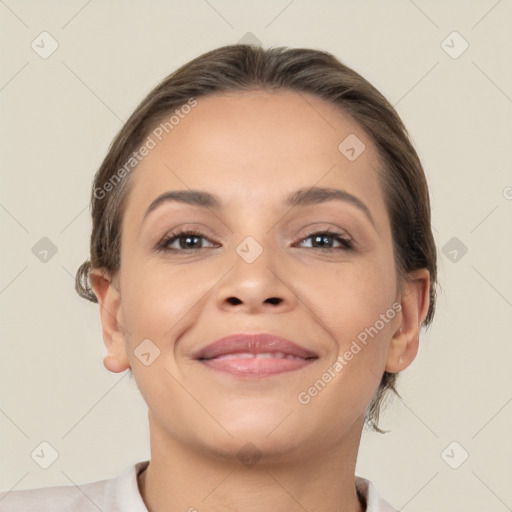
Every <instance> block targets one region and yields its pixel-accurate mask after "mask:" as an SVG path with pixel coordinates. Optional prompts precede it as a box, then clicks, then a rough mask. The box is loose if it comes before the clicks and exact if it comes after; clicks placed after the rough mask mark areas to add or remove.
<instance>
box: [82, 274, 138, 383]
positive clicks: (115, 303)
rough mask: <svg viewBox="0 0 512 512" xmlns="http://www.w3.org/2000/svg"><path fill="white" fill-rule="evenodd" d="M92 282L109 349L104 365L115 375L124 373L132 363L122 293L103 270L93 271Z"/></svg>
mask: <svg viewBox="0 0 512 512" xmlns="http://www.w3.org/2000/svg"><path fill="white" fill-rule="evenodd" d="M90 280H91V284H92V288H93V290H94V294H95V295H96V298H97V299H98V303H99V305H100V318H101V326H102V331H103V342H104V343H105V347H106V349H107V355H106V356H105V358H104V359H103V364H104V366H105V368H106V369H107V370H109V371H111V372H113V373H119V372H123V371H125V370H127V369H128V368H130V362H129V360H128V357H127V355H126V343H125V329H124V327H123V317H122V308H121V295H120V292H119V290H118V287H117V286H115V282H114V279H110V278H109V277H108V275H107V273H105V272H104V271H102V270H101V269H93V270H91V273H90Z"/></svg>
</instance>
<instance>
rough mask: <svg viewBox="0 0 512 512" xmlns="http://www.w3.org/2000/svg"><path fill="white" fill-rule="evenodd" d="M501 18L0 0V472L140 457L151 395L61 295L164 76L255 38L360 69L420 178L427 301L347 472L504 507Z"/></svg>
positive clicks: (16, 475)
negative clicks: (106, 176) (123, 131)
mask: <svg viewBox="0 0 512 512" xmlns="http://www.w3.org/2000/svg"><path fill="white" fill-rule="evenodd" d="M511 21H512V2H511V0H501V1H496V0H478V1H476V0H474V1H469V0H466V1H449V2H446V1H440V0H439V1H434V0H415V1H412V0H396V1H391V0H386V1H383V0H378V1H377V0H375V1H346V0H345V1H334V0H332V1H328V0H322V1H312V0H292V1H290V0H276V1H269V0H266V1H258V2H250V1H235V0H209V1H206V0H193V1H188V2H185V1H163V0H162V1H157V0H153V1H145V2H143V1H142V0H138V1H130V2H122V1H119V0H118V1H113V0H109V1H99V0H92V1H91V0H89V1H86V0H72V1H66V2H64V1H60V2H58V1H47V0H45V1H38V2H33V1H22V0H5V1H0V37H1V46H2V48H3V50H2V56H1V61H2V65H1V69H0V102H1V117H0V119H1V122H0V129H1V134H0V141H1V149H0V151H1V153H0V154H1V167H0V172H1V183H0V230H1V244H0V247H1V252H0V257H1V265H0V314H1V327H0V329H1V343H0V351H1V352H0V431H1V442H0V489H2V490H8V489H11V488H13V487H15V488H16V489H26V488H33V487H45V486H50V485H69V484H72V483H75V484H81V483H86V482H90V481H94V480H101V479H105V478H112V477H113V476H116V475H117V474H119V473H120V472H121V471H122V470H123V469H124V468H126V467H127V466H128V465H130V464H132V463H134V462H136V461H139V460H143V459H145V458H147V457H149V436H148V425H147V408H146V405H145V403H144V401H143V399H142V397H141V396H140V393H139V391H138V389H137V387H136V385H135V382H134V381H130V379H129V378H127V376H128V372H125V373H122V374H113V373H110V372H108V371H107V370H106V369H105V368H104V366H103V355H104V353H105V349H104V345H103V341H102V337H101V325H100V320H99V310H98V306H97V305H94V304H92V303H88V302H87V301H85V300H83V299H81V298H79V297H78V295H77V294H76V293H75V291H74V274H75V272H76V269H77V267H78V266H79V265H80V264H81V263H82V261H83V260H84V259H86V258H87V256H88V242H89V235H90V229H91V221H90V214H89V196H90V189H91V184H92V178H93V175H94V173H95V171H96V169H97V168H98V167H99V165H100V163H101V161H102V159H103V157H104V155H105V154H106V151H107V148H108V146H109V144H110V142H111V140H112V139H113V137H114V135H115V134H116V133H117V131H118V130H119V129H120V128H121V126H122V124H123V122H124V121H125V120H126V119H127V118H128V116H129V115H130V114H131V112H132V111H133V109H134V108H135V107H136V105H137V104H138V103H139V101H140V100H141V99H142V98H143V97H144V96H145V95H146V94H147V93H148V92H149V91H150V90H151V89H152V88H153V87H154V86H155V85H156V84H157V83H158V82H159V81H160V80H161V79H162V78H163V77H164V76H166V75H168V74H169V73H170V72H171V71H173V70H175V69H176V68H177V67H179V66H180V65H182V64H183V63H185V62H187V61H189V60H191V59H192V58H194V57H196V56H198V55H200V54H201V53H203V52H205V51H208V50H211V49H213V48H216V47H219V46H222V45H225V44H231V43H236V42H239V41H240V40H245V41H247V40H250V41H252V42H256V41H258V40H259V41H260V42H261V44H263V45H264V46H265V47H269V46H291V47H311V48H315V49H322V50H327V51H329V52H331V53H333V54H334V55H336V57H338V58H339V59H340V60H341V61H342V62H344V63H345V64H347V65H349V66H350V67H353V68H354V69H355V70H356V71H358V72H359V73H361V74H362V75H363V76H364V77H365V78H367V79H368V80H369V81H370V82H371V83H372V84H374V85H375V86H376V87H377V88H378V89H379V90H380V91H381V92H382V93H383V94H384V95H385V96H386V97H387V98H388V99H389V101H390V102H391V103H392V104H393V105H394V106H395V108H396V109H397V111H398V113H399V114H400V116H401V117H402V119H403V120H404V122H405V124H406V126H407V127H408V129H409V131H410V134H411V137H412V139H413V143H414V145H415V147H416V149H417V151H418V154H419V156H420V158H421V160H422V163H423V165H424V168H425V171H426V174H427V179H428V181H429V184H430V190H431V198H432V209H433V228H434V234H435V238H436V242H437V244H438V256H439V280H440V282H441V288H440V290H439V296H438V304H437V313H436V316H435V318H434V323H433V325H432V327H431V328H430V329H428V330H427V331H426V332H425V331H423V334H422V336H421V347H420V351H419V353H418V356H417V358H416V360H415V361H414V363H413V364H412V365H411V366H410V367H409V368H408V369H407V370H405V371H404V372H403V373H402V375H401V377H400V379H399V391H400V392H401V395H402V399H399V398H395V399H393V401H392V402H391V403H390V405H389V406H388V408H387V409H386V411H385V413H384V414H383V416H382V419H381V423H380V426H381V428H384V429H387V430H390V432H389V433H387V434H384V435H381V434H378V433H372V432H366V431H365V432H364V433H363V438H362V442H361V449H360V454H359V460H358V468H357V473H358V474H360V475H362V476H365V477H366V478H369V479H370V480H372V481H373V482H374V484H375V485H376V487H377V489H378V491H379V493H380V494H381V495H382V496H383V497H384V498H386V499H387V500H388V501H390V502H391V503H392V504H393V505H394V506H395V507H396V508H399V509H400V510H405V511H407V512H427V511H428V512H430V511H433V510H442V511H450V512H455V511H464V512H476V511H478V512H483V511H485V512H502V511H505V510H511V509H512V486H511V485H510V482H511V480H512V468H511V465H512V464H511V461H512V447H511V444H512V442H511V440H510V439H511V438H510V432H511V430H512V429H511V427H512V382H511V377H510V361H511V358H512V342H511V341H512V340H511V334H510V332H511V326H512V321H511V319H512V273H511V271H510V262H511V261H512V229H511V226H512V223H511V220H512V168H511V159H510V149H511V145H512V139H511V136H512V66H511V63H512V35H511V34H512V31H511V28H512V27H511ZM43 32H46V33H45V34H42V33H43ZM56 45H58V47H56ZM55 47H56V49H55ZM52 52H53V53H52ZM41 239H44V240H42V241H41ZM46 239H48V240H46ZM38 244H39V245H38ZM44 251H48V252H47V253H45V252H44ZM42 442H47V443H49V444H50V445H51V446H52V447H53V449H54V450H55V451H56V452H57V453H58V458H57V459H56V460H55V462H54V463H53V464H51V465H50V466H49V467H48V468H47V469H43V468H42V467H40V465H39V464H38V463H37V462H36V459H37V457H35V456H34V457H32V456H31V454H32V453H33V452H34V451H36V452H37V451H38V450H39V451H40V449H41V443H42ZM44 446H46V445H43V447H44ZM50 452H51V449H49V448H48V447H47V451H46V453H50ZM466 457H467V458H466ZM0 508H1V506H0Z"/></svg>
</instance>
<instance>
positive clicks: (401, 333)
mask: <svg viewBox="0 0 512 512" xmlns="http://www.w3.org/2000/svg"><path fill="white" fill-rule="evenodd" d="M410 277H411V279H410V282H409V281H407V282H406V283H405V286H404V291H403V295H402V298H401V306H402V310H401V312H402V325H401V327H400V329H398V331H397V332H396V333H395V334H394V335H393V338H392V339H391V343H390V345H389V349H388V357H387V361H386V371H387V372H390V373H398V372H400V371H402V370H404V369H405V368H407V367H408V366H409V365H410V364H411V363H412V362H413V361H414V358H415V357H416V354H417V353H418V346H419V338H420V329H421V324H422V323H423V321H424V320H425V318H426V316H427V313H428V308H429V305H430V274H429V272H428V270H427V269H420V270H416V271H415V272H412V273H411V274H410Z"/></svg>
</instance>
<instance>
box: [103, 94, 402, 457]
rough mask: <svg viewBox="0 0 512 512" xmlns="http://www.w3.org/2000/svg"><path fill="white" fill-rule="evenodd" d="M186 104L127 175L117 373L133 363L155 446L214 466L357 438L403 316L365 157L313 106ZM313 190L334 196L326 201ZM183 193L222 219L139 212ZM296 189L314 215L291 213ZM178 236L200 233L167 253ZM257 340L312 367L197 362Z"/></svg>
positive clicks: (285, 99)
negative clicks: (237, 341) (182, 448)
mask: <svg viewBox="0 0 512 512" xmlns="http://www.w3.org/2000/svg"><path fill="white" fill-rule="evenodd" d="M197 102H198V103H197V106H195V107H194V108H192V109H191V111H190V113H188V114H187V115H184V116H183V118H180V120H179V122H178V123H176V124H174V127H173V128H172V129H170V130H169V129H168V131H169V133H168V134H166V133H165V131H163V130H160V131H158V132H154V133H153V134H149V135H151V136H152V139H153V140H154V142H155V143H156V147H154V148H153V149H151V150H150V151H149V153H148V154H147V156H145V157H144V158H143V160H142V161H141V163H140V164H139V166H138V167H137V169H136V170H134V171H133V176H131V179H132V180H133V182H132V183H131V186H132V188H131V190H130V194H129V196H128V198H127V203H126V210H125V215H124V218H123V226H122V249H121V268H120V273H119V274H118V277H119V281H118V283H116V288H117V286H119V290H120V301H119V302H118V303H115V302H111V303H110V306H109V307H110V309H111V313H112V314H113V315H114V316H116V317H117V319H118V320H119V322H120V324H121V325H122V326H123V327H124V331H122V330H121V331H119V332H118V333H114V335H113V340H114V341H113V342H112V344H111V346H110V348H111V349H112V350H110V351H111V352H113V353H114V352H115V349H114V348H113V347H114V346H117V347H118V348H119V347H121V345H122V351H123V355H122V356H119V361H121V360H122V359H123V358H124V360H125V361H126V365H125V367H124V368H122V369H123V370H124V369H125V368H127V367H128V366H131V368H132V370H133V374H134V377H135V379H136V382H137V385H138V387H139V389H140V391H141V393H142V395H143V397H144V399H145V401H146V402H147V405H148V407H149V414H150V428H151V429H152V433H153V436H159V439H161V440H163V439H167V440H171V439H172V440H174V441H175V442H179V443H184V444H186V445H187V446H193V447H197V448H200V449H201V450H203V451H204V450H207V451H208V452H209V453H212V454H216V455H218V456H222V455H226V454H233V453H236V452H238V450H239V449H240V448H241V447H243V446H244V445H245V444H246V443H248V442H250V443H252V445H254V446H255V447H256V448H252V449H254V450H258V451H261V452H262V453H265V454H268V455H271V454H272V453H280V454H281V455H283V454H289V455H290V456H298V455H297V454H298V453H300V454H301V456H302V455H305V454H306V452H307V453H309V452H311V453H313V452H314V453H318V450H319V449H326V448H332V447H335V446H339V444H340V441H341V440H342V439H343V438H347V437H350V436H352V437H353V438H354V439H356V438H358V436H359V435H360V431H361V427H362V421H363V417H364V412H365V408H366V406H367V405H368V403H369V401H370V399H371V397H372V395H373V394H374V392H375V391H376V389H377V387H378V385H379V381H380V377H381V376H382V373H383V372H384V370H385V369H386V367H387V366H386V365H387V358H388V349H389V348H390V344H391V340H392V338H393V336H394V335H395V333H396V332H397V331H398V329H399V327H400V323H401V316H402V313H401V312H399V311H398V310H399V306H398V308H397V305H398V304H399V302H398V304H397V303H396V301H397V290H396V273H395V267H394V261H393V249H392V239H391V231H390V222H389V218H388V214H387V211H386V208H385V204H384V198H383V195H382V192H381V190H380V187H379V181H378V173H379V160H378V156H377V152H376V149H375V147H374V144H373V143H372V141H371V140H370V138H369V137H368V135H367V134H366V133H365V132H363V130H362V129H361V128H360V127H359V125H358V124H356V123H355V122H354V121H352V120H351V119H350V118H349V117H348V116H347V115H345V114H343V113H341V112H340V111H338V110H337V109H336V108H335V107H333V106H331V105H329V104H328V103H325V102H324V101H323V100H321V99H319V98H317V97H316V96H313V95H308V94H298V93H295V92H289V91H279V92H274V93H269V92H260V91H258V92H247V93H232V94H228V95H214V96H208V97H204V98H198V100H197ZM169 117H170V116H169ZM160 132H163V135H165V137H162V133H160ZM155 133H159V134H160V137H161V139H162V140H159V138H158V137H157V136H156V135H155ZM347 137H348V139H347ZM343 141H345V142H343ZM342 142H343V144H342V146H341V149H340V148H339V146H340V143H342ZM363 144H364V146H363ZM351 148H352V149H351ZM317 187H318V188H325V189H331V190H337V191H342V193H343V194H344V196H342V195H341V194H340V197H341V199H336V198H330V199H328V200H322V198H323V197H324V199H325V196H322V194H321V193H314V191H315V189H316V188H317ZM191 190H197V191H201V192H204V193H208V194H211V195H212V196H214V197H215V198H216V199H217V201H218V205H212V206H209V207H205V206H201V205H197V204H188V203H186V202H182V201H173V200H161V201H160V202H159V203H158V204H157V205H156V206H154V207H153V208H151V209H150V205H152V203H153V201H155V199H157V198H159V197H160V196H161V195H162V194H166V193H169V192H174V191H185V192H187V193H188V192H190V191H191ZM298 191H301V194H302V195H300V194H299V195H297V196H296V197H299V198H300V197H305V198H309V199H310V201H309V202H308V201H303V202H301V201H299V202H297V204H294V205H292V203H290V202H289V200H288V199H289V198H290V197H293V196H294V194H297V192H298ZM349 194H350V195H351V196H354V197H355V198H357V204H356V200H349V199H346V198H349V197H351V196H349ZM343 197H345V199H343ZM148 209H150V211H149V210H148ZM191 230H192V231H194V232H198V233H200V235H189V237H190V238H188V239H187V235H184V236H182V237H181V238H180V237H178V238H175V239H174V240H172V238H171V240H168V241H167V242H166V243H164V244H163V243H162V241H163V240H164V239H165V238H166V237H167V238H168V237H170V236H172V234H174V233H176V232H179V231H184V232H187V231H191ZM326 230H328V231H333V232H335V235H323V236H322V234H323V233H325V232H326ZM338 235H339V236H340V237H342V239H346V240H349V241H350V243H351V244H352V246H351V248H348V247H347V246H346V244H345V242H343V240H342V241H341V242H340V241H338V239H337V238H336V237H337V236H338ZM111 292H112V293H114V288H112V289H111ZM116 304H117V305H116ZM393 305H395V306H394V307H393ZM262 332H264V333H269V334H273V335H277V336H280V337H282V338H286V339H288V340H291V341H293V342H294V343H296V344H298V345H300V346H302V347H304V348H306V349H307V350H309V351H311V352H314V353H315V354H316V355H317V359H314V360H310V361H309V362H307V363H304V365H302V366H301V367H300V368H299V369H295V370H290V371H281V372H278V373H274V374H269V375H262V374H256V375H254V374H235V373H232V372H229V371H221V370H218V369H216V368H213V367H211V366H209V365H207V364H205V362H204V361H200V360H198V359H196V358H195V355H196V354H197V352H198V351H199V350H200V349H202V348H203V347H205V346H207V345H208V344H210V343H211V342H213V341H215V340H217V339H219V338H221V337H224V336H227V335H230V334H234V333H262ZM365 333H366V336H365ZM370 333H371V334H370ZM148 340H149V341H148ZM363 340H365V341H366V343H364V342H363ZM354 343H355V344H354ZM356 347H359V350H358V349H357V348H356ZM119 350H121V349H120V348H119ZM350 354H352V355H350ZM338 357H339V359H337V358H338ZM337 360H338V364H336V361H337ZM233 364H234V363H233ZM261 364H262V366H264V365H265V364H267V363H261ZM268 364H272V363H268ZM340 366H341V368H340ZM118 371H121V369H119V370H118ZM329 376H330V378H329ZM315 386H316V387H315ZM157 432H158V434H157ZM162 442H163V441H162ZM299 447H300V452H299V451H297V450H298V448H299ZM296 449H297V450H296Z"/></svg>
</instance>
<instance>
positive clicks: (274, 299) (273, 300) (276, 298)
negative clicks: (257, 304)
mask: <svg viewBox="0 0 512 512" xmlns="http://www.w3.org/2000/svg"><path fill="white" fill-rule="evenodd" d="M281 300H282V299H280V298H279V297H271V298H270V299H267V300H266V301H265V302H270V303H271V304H279V303H280V302H281Z"/></svg>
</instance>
